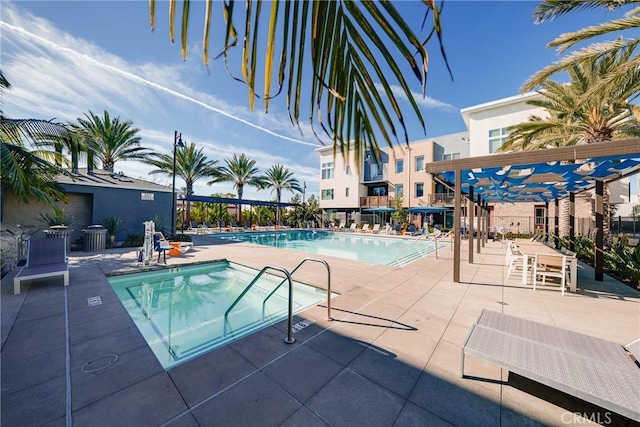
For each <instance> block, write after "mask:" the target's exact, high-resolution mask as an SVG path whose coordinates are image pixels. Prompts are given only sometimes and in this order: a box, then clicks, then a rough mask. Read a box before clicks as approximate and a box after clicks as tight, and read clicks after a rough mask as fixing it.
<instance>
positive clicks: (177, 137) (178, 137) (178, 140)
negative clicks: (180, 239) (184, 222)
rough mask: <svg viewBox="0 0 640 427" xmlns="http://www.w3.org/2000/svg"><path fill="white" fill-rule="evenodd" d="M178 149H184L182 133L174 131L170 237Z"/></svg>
mask: <svg viewBox="0 0 640 427" xmlns="http://www.w3.org/2000/svg"><path fill="white" fill-rule="evenodd" d="M178 147H184V143H183V142H182V133H178V131H177V130H176V131H174V133H173V174H172V177H173V182H172V183H171V235H172V236H175V235H176V150H177V148H178Z"/></svg>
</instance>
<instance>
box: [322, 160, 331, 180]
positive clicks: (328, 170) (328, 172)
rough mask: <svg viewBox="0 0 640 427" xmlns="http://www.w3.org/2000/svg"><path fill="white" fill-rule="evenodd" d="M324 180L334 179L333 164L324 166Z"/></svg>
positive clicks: (329, 163)
mask: <svg viewBox="0 0 640 427" xmlns="http://www.w3.org/2000/svg"><path fill="white" fill-rule="evenodd" d="M321 169H322V179H333V162H327V163H323V164H322V167H321Z"/></svg>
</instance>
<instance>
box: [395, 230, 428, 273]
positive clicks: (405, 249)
mask: <svg viewBox="0 0 640 427" xmlns="http://www.w3.org/2000/svg"><path fill="white" fill-rule="evenodd" d="M429 237H433V240H434V247H435V253H436V259H438V235H437V234H435V233H429V234H420V235H419V236H418V237H416V238H415V239H413V242H412V243H411V245H409V246H407V247H406V248H404V249H402V250H401V251H400V252H398V253H397V254H396V257H395V258H394V260H395V262H396V264H398V265H399V266H400V262H399V261H398V258H400V255H402V254H404V253H405V252H407V251H408V250H409V249H413V247H414V246H415V245H416V243H418V241H419V240H420V239H424V240H425V241H427V239H428V238H429Z"/></svg>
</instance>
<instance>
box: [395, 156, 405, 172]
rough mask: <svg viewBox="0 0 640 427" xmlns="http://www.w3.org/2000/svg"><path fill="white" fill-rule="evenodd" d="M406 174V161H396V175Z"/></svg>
mask: <svg viewBox="0 0 640 427" xmlns="http://www.w3.org/2000/svg"><path fill="white" fill-rule="evenodd" d="M403 172H404V159H396V173H403Z"/></svg>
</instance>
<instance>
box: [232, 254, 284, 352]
mask: <svg viewBox="0 0 640 427" xmlns="http://www.w3.org/2000/svg"><path fill="white" fill-rule="evenodd" d="M267 270H276V271H279V272H281V273H284V275H285V276H286V278H285V280H283V281H282V282H283V283H284V282H285V281H288V282H289V314H288V320H289V324H288V326H287V337H286V338H285V339H284V342H286V343H287V344H291V343H293V342H295V340H296V339H295V338H293V281H292V280H291V274H289V272H288V271H287V270H285V269H284V268H282V267H274V266H271V265H267V266H265V267H264V268H263V269H262V270H260V272H259V273H258V274H257V275H256V277H254V278H253V280H252V281H251V283H249V285H248V286H247V287H246V288H244V291H242V293H241V294H240V295H239V296H238V298H236V300H235V301H234V302H233V304H231V306H229V308H228V309H227V311H225V312H224V336H226V335H227V317H228V316H229V312H231V310H233V308H234V307H235V306H236V305H237V304H238V302H239V301H240V300H241V299H242V298H243V297H244V296H245V295H246V293H247V292H249V289H251V287H252V286H253V285H254V284H255V283H256V282H257V281H258V279H260V277H262V275H263V274H264V273H265V272H266V271H267ZM281 284H282V283H281ZM279 286H280V285H278V287H279Z"/></svg>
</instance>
